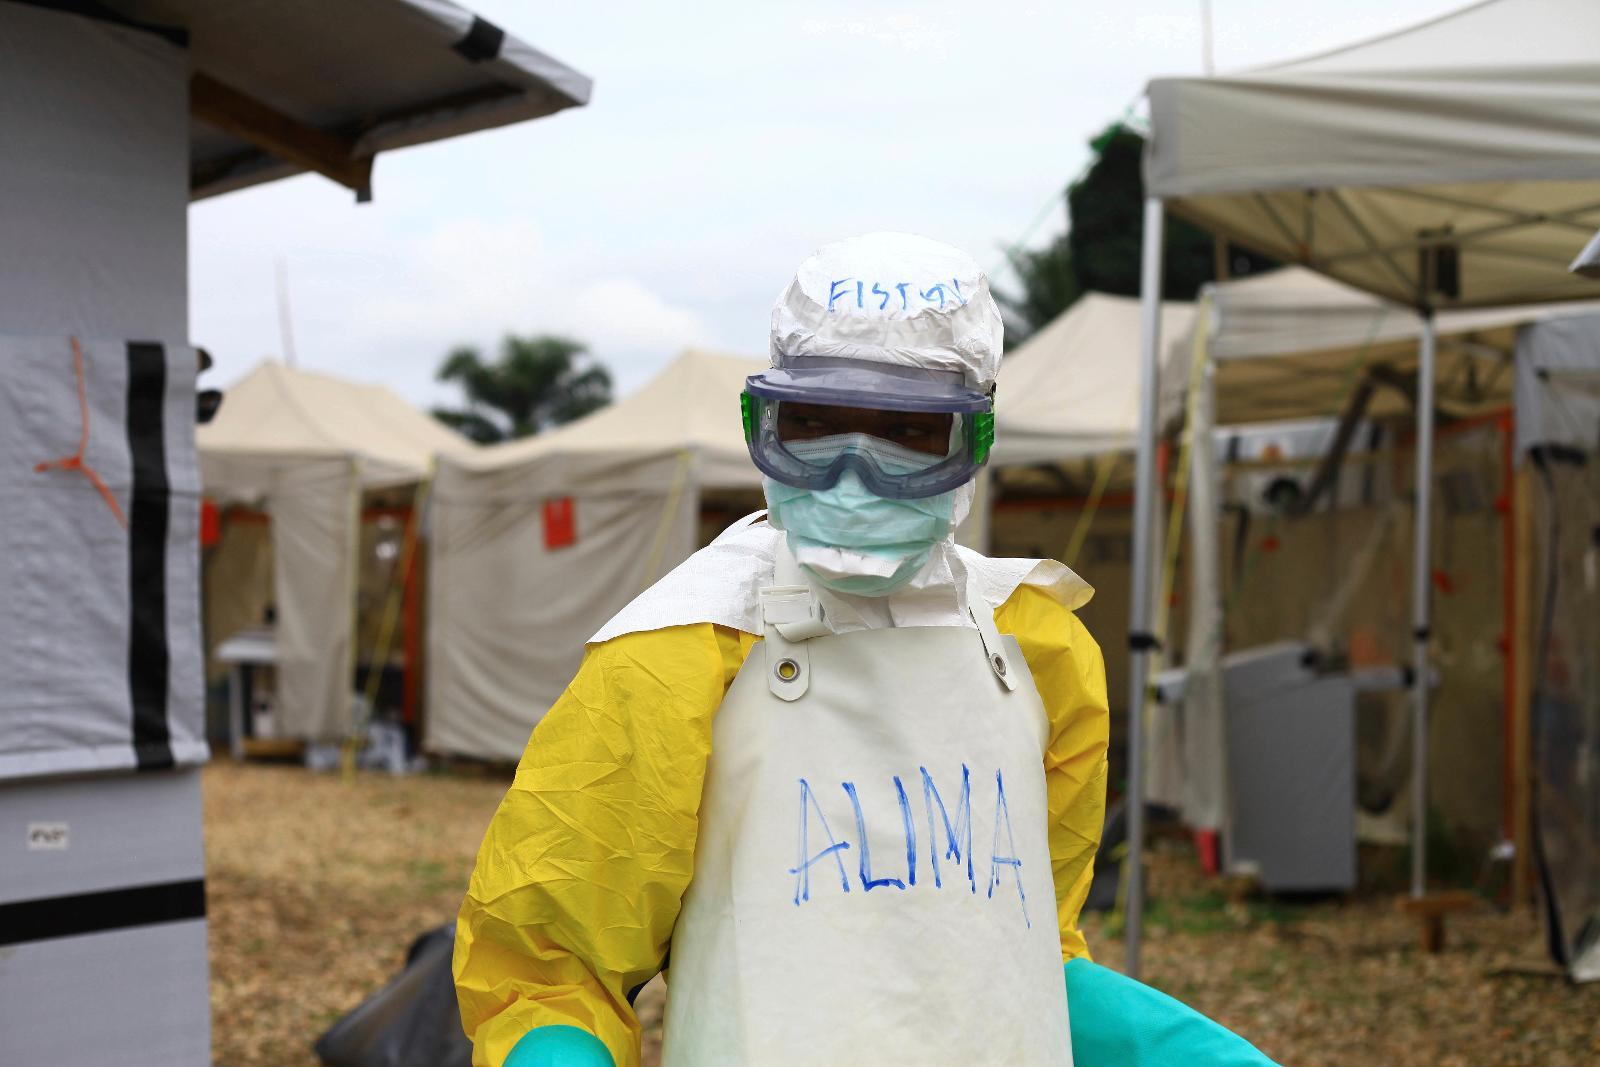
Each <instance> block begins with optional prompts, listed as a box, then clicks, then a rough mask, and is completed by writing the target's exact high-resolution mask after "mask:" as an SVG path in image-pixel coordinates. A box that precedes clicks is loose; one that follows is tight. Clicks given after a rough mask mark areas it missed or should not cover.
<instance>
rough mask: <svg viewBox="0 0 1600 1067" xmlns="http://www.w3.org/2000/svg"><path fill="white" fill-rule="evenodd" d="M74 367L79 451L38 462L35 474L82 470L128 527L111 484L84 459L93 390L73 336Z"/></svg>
mask: <svg viewBox="0 0 1600 1067" xmlns="http://www.w3.org/2000/svg"><path fill="white" fill-rule="evenodd" d="M72 369H73V373H74V374H75V375H76V376H77V379H78V417H79V419H80V420H81V422H82V424H83V432H82V433H81V434H80V435H79V436H78V450H77V451H76V452H74V453H72V455H70V456H62V457H61V458H60V459H47V460H45V461H43V462H42V463H36V464H34V467H33V472H34V473H35V474H43V473H44V472H45V471H47V470H50V469H51V468H55V469H57V470H64V471H82V472H83V476H84V477H85V478H88V479H89V484H90V485H92V486H94V487H95V488H96V489H98V490H99V491H100V499H102V500H104V501H105V502H106V507H108V508H110V509H111V514H112V515H114V516H116V519H117V522H118V524H120V525H121V526H122V528H123V529H124V530H126V529H127V528H128V519H127V516H125V515H123V514H122V507H121V506H120V505H119V504H118V503H117V498H116V497H115V496H114V495H112V492H111V487H110V486H108V485H106V483H105V479H103V478H101V477H100V475H99V474H98V473H97V472H96V471H95V469H94V468H93V467H91V466H89V464H87V463H85V462H84V461H83V454H84V452H85V451H86V450H87V449H88V448H89V390H88V385H87V383H86V382H85V380H84V374H83V348H82V346H80V345H79V344H78V339H77V337H73V338H72Z"/></svg>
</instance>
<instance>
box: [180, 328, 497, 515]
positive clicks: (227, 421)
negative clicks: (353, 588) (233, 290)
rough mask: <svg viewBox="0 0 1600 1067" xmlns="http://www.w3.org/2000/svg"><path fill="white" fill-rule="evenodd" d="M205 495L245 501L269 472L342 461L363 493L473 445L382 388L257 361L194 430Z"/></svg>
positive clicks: (408, 478)
mask: <svg viewBox="0 0 1600 1067" xmlns="http://www.w3.org/2000/svg"><path fill="white" fill-rule="evenodd" d="M195 436H196V441H197V444H198V446H199V451H200V469H201V477H202V481H203V483H204V485H205V491H206V492H207V493H208V494H211V495H217V496H224V497H239V498H246V499H248V498H252V497H254V496H256V495H258V494H259V492H260V491H261V488H262V478H263V477H264V476H265V475H266V473H267V472H269V471H270V469H271V468H272V467H273V466H274V465H281V464H293V463H295V462H297V461H305V460H320V459H335V458H348V459H350V460H353V461H355V462H356V463H357V464H358V471H359V476H360V480H361V483H362V484H363V485H365V486H368V487H381V486H385V485H401V484H405V483H407V482H412V481H417V480H419V479H421V478H423V477H425V476H426V475H427V473H428V471H429V469H430V467H431V465H432V462H433V458H434V457H435V456H439V455H445V456H456V455H464V454H469V453H471V452H472V451H474V450H475V448H476V446H475V445H473V444H472V442H470V441H468V440H467V439H466V438H464V437H462V436H461V435H459V434H457V433H456V432H455V431H454V430H451V429H450V428H449V427H447V426H445V425H443V424H442V423H440V422H439V421H438V420H437V419H435V418H433V416H431V415H429V414H427V413H426V412H423V411H419V410H417V409H416V408H414V407H412V406H411V405H410V404H408V403H406V401H404V400H402V399H401V398H400V397H399V396H398V395H397V394H395V393H394V392H393V391H392V390H390V389H389V388H388V387H386V386H382V385H370V384H367V383H364V382H353V381H349V380H347V379H344V378H336V377H334V376H332V375H329V374H319V373H316V372H313V371H305V370H298V369H296V368H293V367H286V366H284V365H283V364H282V363H278V362H275V361H272V360H268V361H266V362H263V363H262V364H260V365H259V366H258V367H256V369H255V370H253V371H251V372H250V373H249V374H248V375H246V376H245V377H244V378H243V379H242V380H241V381H239V382H238V383H237V384H235V385H234V386H232V387H231V388H229V389H228V390H227V392H226V394H225V396H224V399H223V402H222V407H221V409H220V410H219V411H218V412H217V414H216V417H215V418H213V419H212V420H211V421H210V422H209V423H206V424H204V425H202V426H200V427H199V429H198V430H197V431H196V435H195Z"/></svg>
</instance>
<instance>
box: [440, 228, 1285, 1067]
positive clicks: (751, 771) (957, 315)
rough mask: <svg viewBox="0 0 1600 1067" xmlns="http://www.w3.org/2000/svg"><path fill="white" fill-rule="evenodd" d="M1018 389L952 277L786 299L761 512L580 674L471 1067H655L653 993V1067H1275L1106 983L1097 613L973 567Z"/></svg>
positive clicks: (842, 252) (506, 916) (477, 978)
mask: <svg viewBox="0 0 1600 1067" xmlns="http://www.w3.org/2000/svg"><path fill="white" fill-rule="evenodd" d="M1000 355H1001V322H1000V316H999V312H998V309H997V308H996V306H995V303H994V300H993V299H992V297H991V296H990V294H989V289H988V283H987V281H986V279H985V278H984V276H983V274H982V273H981V272H980V271H979V270H978V268H977V266H976V264H974V263H973V262H972V260H971V259H969V258H968V257H967V256H966V255H964V254H962V253H960V252H958V251H957V250H955V249H953V248H950V247H948V246H945V245H942V244H939V243H937V242H934V241H930V240H927V239H925V238H920V237H913V236H908V235H903V234H872V235H868V236H865V237H858V238H855V239H852V240H847V241H843V242H840V243H838V244H834V245H830V246H828V247H826V248H823V249H822V250H820V251H819V252H817V253H816V254H814V255H813V256H812V257H811V258H809V259H807V260H806V261H805V262H804V263H803V264H802V265H801V267H800V269H799V272H798V274H797V276H796V277H795V279H794V281H793V282H792V283H791V284H790V285H789V286H788V288H787V289H786V290H785V291H784V292H783V294H782V295H781V296H780V298H779V300H778V303H777V306H776V308H775V309H774V311H773V315H772V368H771V369H770V370H768V371H766V372H764V373H762V374H757V375H754V376H753V377H751V378H750V379H749V380H748V382H747V386H746V391H745V393H744V395H743V396H742V398H741V403H742V415H743V419H744V428H745V437H746V440H747V443H748V445H749V450H750V456H751V458H752V460H753V461H754V462H755V465H756V466H757V467H758V468H759V469H760V470H761V472H762V474H763V475H764V476H765V478H764V483H763V484H764V487H765V491H766V498H767V504H768V510H767V512H766V513H765V515H764V516H762V515H760V514H758V515H756V516H751V517H750V518H747V519H745V520H741V521H740V522H739V523H736V524H735V525H734V526H733V527H732V528H730V529H729V530H727V531H726V532H724V533H723V534H722V535H721V536H720V537H719V538H718V539H717V540H716V541H715V542H714V543H712V544H711V545H710V546H709V547H707V548H705V549H703V550H702V551H700V552H698V553H696V554H695V555H694V556H693V557H691V558H690V559H689V560H688V561H686V562H685V563H684V564H683V565H682V566H680V567H678V568H677V569H676V570H674V571H673V572H672V573H671V574H669V575H668V576H667V577H666V578H664V579H663V580H662V581H660V582H659V583H657V584H656V585H655V586H654V587H653V588H651V589H650V590H649V591H647V592H646V593H644V594H643V595H642V596H640V597H639V598H638V599H637V600H635V601H634V602H633V603H632V604H630V605H629V606H628V607H627V608H625V609H624V610H623V611H622V612H621V613H620V614H619V615H617V616H616V617H615V618H614V619H613V620H612V621H611V622H609V623H608V624H607V625H606V626H605V627H604V628H602V629H601V630H600V632H599V633H597V634H595V635H594V636H593V637H592V638H591V639H590V641H589V644H588V648H587V651H586V654H585V657H584V660H583V664H582V667H581V668H580V669H579V671H578V674H577V676H576V677H575V678H574V679H573V681H572V684H571V685H570V686H569V687H568V688H567V690H566V692H565V693H564V694H563V695H562V696H561V698H560V699H559V700H558V701H557V702H556V704H555V706H554V707H552V708H551V709H550V710H549V712H548V714H546V716H545V717H544V719H543V720H542V721H541V722H540V723H539V725H538V727H537V728H536V729H535V730H534V731H533V736H532V737H531V738H530V740H529V742H528V748H527V750H526V752H525V753H524V754H523V757H522V761H521V764H520V765H519V767H518V769H517V775H516V779H515V781H514V783H513V784H512V786H511V789H510V790H509V791H508V793H507V794H506V797H505V800H504V801H503V802H502V804H501V806H500V808H499V811H498V812H497V813H496V815H495V817H494V820H493V821H492V822H491V823H490V826H489V829H488V832H487V834H486V836H485V838H484V842H483V846H482V849H481V851H480V852H479V855H478V861H477V867H476V869H475V871H474V873H473V876H472V881H471V885H470V887H469V889H468V893H467V897H466V900H465V901H464V902H463V904H462V907H461V913H460V918H459V921H458V923H457V934H456V951H455V961H454V963H455V975H456V987H457V992H458V996H459V1000H460V1005H461V1013H462V1019H463V1021H464V1024H465V1027H466V1030H467V1033H468V1034H469V1036H471V1038H472V1039H473V1042H474V1058H473V1063H474V1064H478V1065H482V1067H500V1065H502V1064H505V1065H508V1067H555V1065H566V1067H611V1065H617V1067H635V1065H637V1064H638V1062H639V1055H640V1036H639V1023H638V1020H637V1018H636V1017H635V1015H634V1012H633V1008H632V998H633V997H634V995H636V993H637V992H638V990H639V989H640V988H641V987H642V986H643V985H644V984H645V983H646V982H647V981H649V980H650V979H651V978H652V977H654V976H655V975H656V974H657V973H659V972H661V971H663V970H665V971H666V973H667V983H668V997H667V1014H666V1020H665V1026H664V1046H663V1063H664V1064H665V1065H666V1067H853V1065H866V1064H874V1065H876V1064H882V1063H890V1062H894V1063H914V1064H918V1065H922V1067H937V1065H951V1067H955V1065H962V1067H971V1065H988V1064H1023V1065H1034V1064H1041V1065H1043V1064H1049V1065H1070V1064H1072V1063H1073V1060H1074V1055H1075V1054H1076V1057H1077V1059H1078V1062H1079V1063H1080V1065H1082V1067H1103V1065H1111V1064H1144V1063H1152V1064H1153V1063H1166V1062H1172V1063H1177V1062H1183V1063H1188V1064H1195V1063H1226V1064H1254V1063H1265V1062H1267V1061H1266V1060H1265V1059H1264V1058H1263V1057H1261V1055H1260V1054H1259V1053H1258V1052H1256V1051H1255V1050H1254V1049H1253V1048H1252V1047H1251V1046H1250V1045H1248V1044H1247V1043H1246V1042H1244V1041H1242V1040H1240V1039H1239V1038H1237V1037H1235V1036H1233V1035H1232V1034H1229V1033H1228V1032H1227V1031H1225V1030H1222V1029H1221V1028H1219V1027H1216V1026H1215V1025H1214V1024H1211V1023H1209V1022H1208V1021H1207V1020H1205V1019H1203V1018H1202V1017H1200V1016H1198V1015H1196V1014H1194V1013H1193V1012H1191V1011H1189V1010H1188V1009H1186V1008H1184V1007H1183V1006H1182V1005H1179V1004H1177V1003H1176V1002H1175V1001H1171V1000H1169V999H1167V998H1165V997H1163V996H1162V995H1161V994H1159V993H1156V992H1155V991H1154V990H1151V989H1149V988H1148V987H1145V986H1141V985H1139V984H1138V983H1135V982H1129V981H1128V980H1126V979H1123V978H1121V977H1120V976H1117V975H1115V974H1114V973H1112V972H1110V971H1107V970H1105V969H1103V968H1099V967H1097V966H1096V965H1095V964H1093V963H1091V962H1090V960H1089V952H1088V948H1087V946H1086V945H1085V943H1084V939H1083V935H1082V934H1081V933H1080V932H1079V929H1078V912H1079V909H1080V908H1081V907H1082V906H1083V902H1084V898H1085V895H1086V894H1087V892H1088V888H1089V882H1090V877H1091V873H1092V864H1093V859H1094V853H1095V848H1096V846H1097V844H1098V842H1099V838H1100V830H1101V824H1102V822H1103V819H1104V807H1105V779H1106V759H1105V754H1106V739H1107V704H1106V690H1105V671H1104V666H1103V663H1102V660H1101V656H1100V650H1099V648H1098V647H1097V646H1096V644H1095V642H1094V640H1093V639H1092V638H1091V637H1090V636H1089V634H1088V632H1087V631H1086V630H1085V629H1084V627H1083V625H1082V623H1080V622H1079V621H1078V619H1077V617H1076V616H1075V615H1074V614H1073V612H1074V610H1075V609H1076V608H1078V607H1080V606H1081V605H1082V604H1084V603H1085V602H1086V601H1087V600H1088V599H1089V596H1090V594H1091V590H1090V589H1089V587H1088V586H1087V585H1086V584H1085V583H1084V582H1083V581H1082V580H1081V579H1080V578H1078V576H1077V575H1075V574H1073V573H1072V572H1071V571H1070V570H1068V569H1067V568H1066V567H1064V566H1062V565H1061V564H1059V563H1054V562H1050V561H1040V560H1016V559H988V558H985V557H984V556H981V555H979V554H977V553H975V552H971V551H968V550H967V549H965V548H961V547H958V546H957V545H956V544H955V543H954V541H953V532H954V530H955V529H956V526H957V524H959V523H960V522H961V520H962V518H963V517H964V516H965V515H966V513H967V511H968V509H969V508H970V507H971V505H972V500H973V492H974V487H973V478H974V477H975V476H976V475H977V473H978V472H979V470H980V469H981V468H982V466H983V464H984V462H985V460H986V459H987V458H988V454H989V449H990V446H991V444H992V442H993V439H994V383H995V375H996V372H997V371H998V370H999V366H1000ZM1063 964H1065V975H1064V976H1063ZM1069 1003H1070V1005H1071V1011H1070V1024H1069Z"/></svg>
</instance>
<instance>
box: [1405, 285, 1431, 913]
mask: <svg viewBox="0 0 1600 1067" xmlns="http://www.w3.org/2000/svg"><path fill="white" fill-rule="evenodd" d="M1437 341H1438V337H1437V331H1436V326H1435V324H1434V320H1433V311H1432V310H1431V309H1428V308H1424V309H1423V311H1422V346H1421V353H1420V357H1421V358H1420V359H1419V361H1418V364H1417V479H1416V485H1415V486H1414V487H1413V494H1412V495H1413V496H1414V497H1415V499H1416V505H1415V506H1416V532H1415V543H1414V544H1413V545H1412V564H1411V566H1412V575H1411V623H1412V629H1411V639H1412V642H1413V645H1412V679H1411V895H1412V896H1413V897H1421V896H1423V895H1424V894H1426V893H1427V891H1428V853H1427V848H1428V683H1429V675H1430V671H1429V668H1428V637H1429V633H1428V629H1429V619H1430V610H1429V609H1430V599H1431V593H1432V585H1433V567H1432V552H1431V549H1432V545H1431V543H1430V541H1429V537H1430V533H1429V525H1430V524H1429V520H1430V518H1431V515H1430V510H1431V504H1432V501H1433V391H1434V390H1433V385H1434V382H1433V378H1434V352H1435V348H1436V347H1437Z"/></svg>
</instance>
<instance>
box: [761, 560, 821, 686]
mask: <svg viewBox="0 0 1600 1067" xmlns="http://www.w3.org/2000/svg"><path fill="white" fill-rule="evenodd" d="M772 572H773V573H772V577H773V584H772V585H771V586H768V587H767V588H765V589H763V590H761V592H760V598H761V623H762V630H763V631H764V633H763V639H762V644H763V645H764V646H765V649H766V660H767V687H768V688H769V689H771V690H772V695H773V696H775V697H777V698H778V699H779V700H791V701H792V700H799V699H800V698H801V697H803V696H805V693H806V689H807V688H808V687H809V686H810V684H811V653H810V650H809V649H807V647H806V642H807V641H809V640H811V639H812V638H813V637H821V636H822V635H824V634H826V633H829V632H830V631H829V629H828V624H827V612H826V611H825V609H824V608H823V606H822V603H821V602H820V601H819V600H818V599H817V597H816V594H814V593H813V592H812V591H811V587H810V586H808V585H806V582H805V578H804V577H803V576H802V575H801V574H800V565H799V564H798V563H796V562H795V559H794V556H793V554H791V553H790V551H789V546H788V545H786V544H784V543H783V542H782V541H779V542H778V548H777V553H776V555H775V557H774V559H773V565H772Z"/></svg>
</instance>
